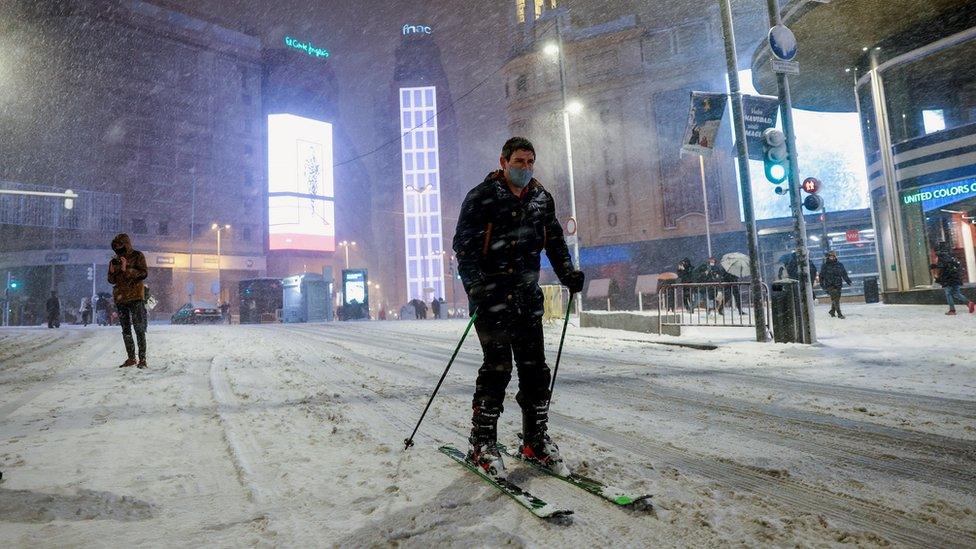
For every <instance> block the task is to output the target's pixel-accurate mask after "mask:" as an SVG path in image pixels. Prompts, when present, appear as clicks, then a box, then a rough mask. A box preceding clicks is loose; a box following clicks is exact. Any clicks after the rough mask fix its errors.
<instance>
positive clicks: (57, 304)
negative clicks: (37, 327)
mask: <svg viewBox="0 0 976 549" xmlns="http://www.w3.org/2000/svg"><path fill="white" fill-rule="evenodd" d="M45 307H46V309H47V327H48V328H49V329H50V328H60V327H61V299H60V298H59V297H58V292H56V291H54V290H51V297H49V298H47V303H46V304H45Z"/></svg>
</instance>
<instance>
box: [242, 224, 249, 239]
mask: <svg viewBox="0 0 976 549" xmlns="http://www.w3.org/2000/svg"><path fill="white" fill-rule="evenodd" d="M241 238H242V239H244V241H245V242H250V241H251V226H250V225H244V226H243V227H242V228H241Z"/></svg>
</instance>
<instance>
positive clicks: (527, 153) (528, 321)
mask: <svg viewBox="0 0 976 549" xmlns="http://www.w3.org/2000/svg"><path fill="white" fill-rule="evenodd" d="M535 158H536V155H535V148H534V147H533V146H532V143H530V142H529V141H528V140H527V139H525V138H522V137H513V138H511V139H509V140H508V141H507V142H505V145H504V146H503V147H502V152H501V156H500V158H499V164H500V167H501V169H499V170H496V171H493V172H491V173H489V174H488V176H487V177H486V178H485V180H484V181H483V182H481V184H479V185H478V186H476V187H475V188H474V189H472V190H471V191H469V192H468V194H467V196H465V198H464V202H463V203H462V205H461V211H460V214H459V216H458V222H457V230H456V231H455V236H454V243H453V248H454V252H455V254H456V255H457V258H458V272H459V274H460V276H461V282H462V283H463V284H464V290H465V292H466V293H467V295H468V300H469V302H470V307H469V309H470V310H471V311H472V312H473V313H472V314H475V315H476V317H475V321H474V327H475V330H476V332H477V333H478V339H479V341H480V342H481V349H482V352H483V353H484V360H483V362H482V365H481V368H480V369H479V370H478V377H477V381H476V382H475V390H474V397H473V399H472V409H473V413H472V417H471V435H470V437H469V438H468V442H469V443H470V447H469V450H468V453H467V459H468V460H469V461H470V462H472V463H474V464H476V465H477V466H479V467H481V468H482V469H484V470H485V471H486V472H488V473H489V474H494V475H497V476H504V472H505V466H504V463H503V462H502V457H501V452H500V450H499V448H498V446H497V422H498V418H499V416H500V415H501V413H502V411H503V406H502V403H503V401H504V399H505V389H506V387H507V386H508V383H509V381H510V380H511V377H512V357H513V355H514V358H515V367H516V368H517V371H518V377H519V390H518V394H517V395H516V397H515V400H516V401H517V402H518V403H519V406H520V407H521V409H522V445H521V446H520V448H519V451H520V452H521V453H522V455H524V456H525V457H527V458H530V459H535V460H538V461H539V462H540V463H542V464H543V465H544V466H546V467H549V468H551V469H552V470H554V471H556V472H557V473H558V472H565V471H567V469H566V466H565V465H564V464H563V463H562V459H561V457H560V455H559V448H558V447H557V446H556V444H554V443H553V441H552V439H551V438H550V436H549V434H548V420H549V400H550V398H551V397H552V395H551V394H550V387H549V385H550V380H551V373H550V370H549V366H548V365H547V364H546V356H545V350H544V348H543V337H542V316H543V313H544V299H543V294H542V289H541V288H540V287H539V268H540V263H539V261H540V254H541V252H542V251H543V250H544V251H545V253H546V256H547V257H548V258H549V262H550V264H551V265H552V267H553V270H554V271H555V273H556V276H557V277H559V280H560V282H562V283H563V284H564V285H565V286H567V287H568V288H569V291H570V292H571V294H575V293H578V292H580V291H581V290H582V289H583V281H584V276H583V273H582V271H578V270H576V269H575V268H574V267H573V263H572V260H571V258H570V255H569V249H568V248H567V246H566V241H565V239H564V238H563V229H562V226H561V225H560V224H559V221H558V220H557V219H556V213H555V210H556V208H555V203H554V201H553V198H552V195H551V194H549V192H548V191H547V190H546V189H545V188H543V186H542V184H540V183H539V182H538V181H537V180H535V179H533V177H532V171H533V167H534V165H535Z"/></svg>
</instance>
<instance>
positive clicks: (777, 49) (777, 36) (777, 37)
mask: <svg viewBox="0 0 976 549" xmlns="http://www.w3.org/2000/svg"><path fill="white" fill-rule="evenodd" d="M796 47H797V44H796V36H794V35H793V31H791V30H790V29H789V27H787V26H786V25H776V26H775V27H773V28H771V29H769V49H770V51H772V52H773V55H775V56H776V57H778V58H780V59H782V60H783V61H790V60H791V59H793V58H794V57H796Z"/></svg>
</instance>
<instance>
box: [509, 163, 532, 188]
mask: <svg viewBox="0 0 976 549" xmlns="http://www.w3.org/2000/svg"><path fill="white" fill-rule="evenodd" d="M508 179H509V181H511V182H512V185H515V186H516V187H518V188H519V189H524V188H525V186H526V185H528V184H529V181H532V170H523V169H522V168H515V167H509V168H508Z"/></svg>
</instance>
